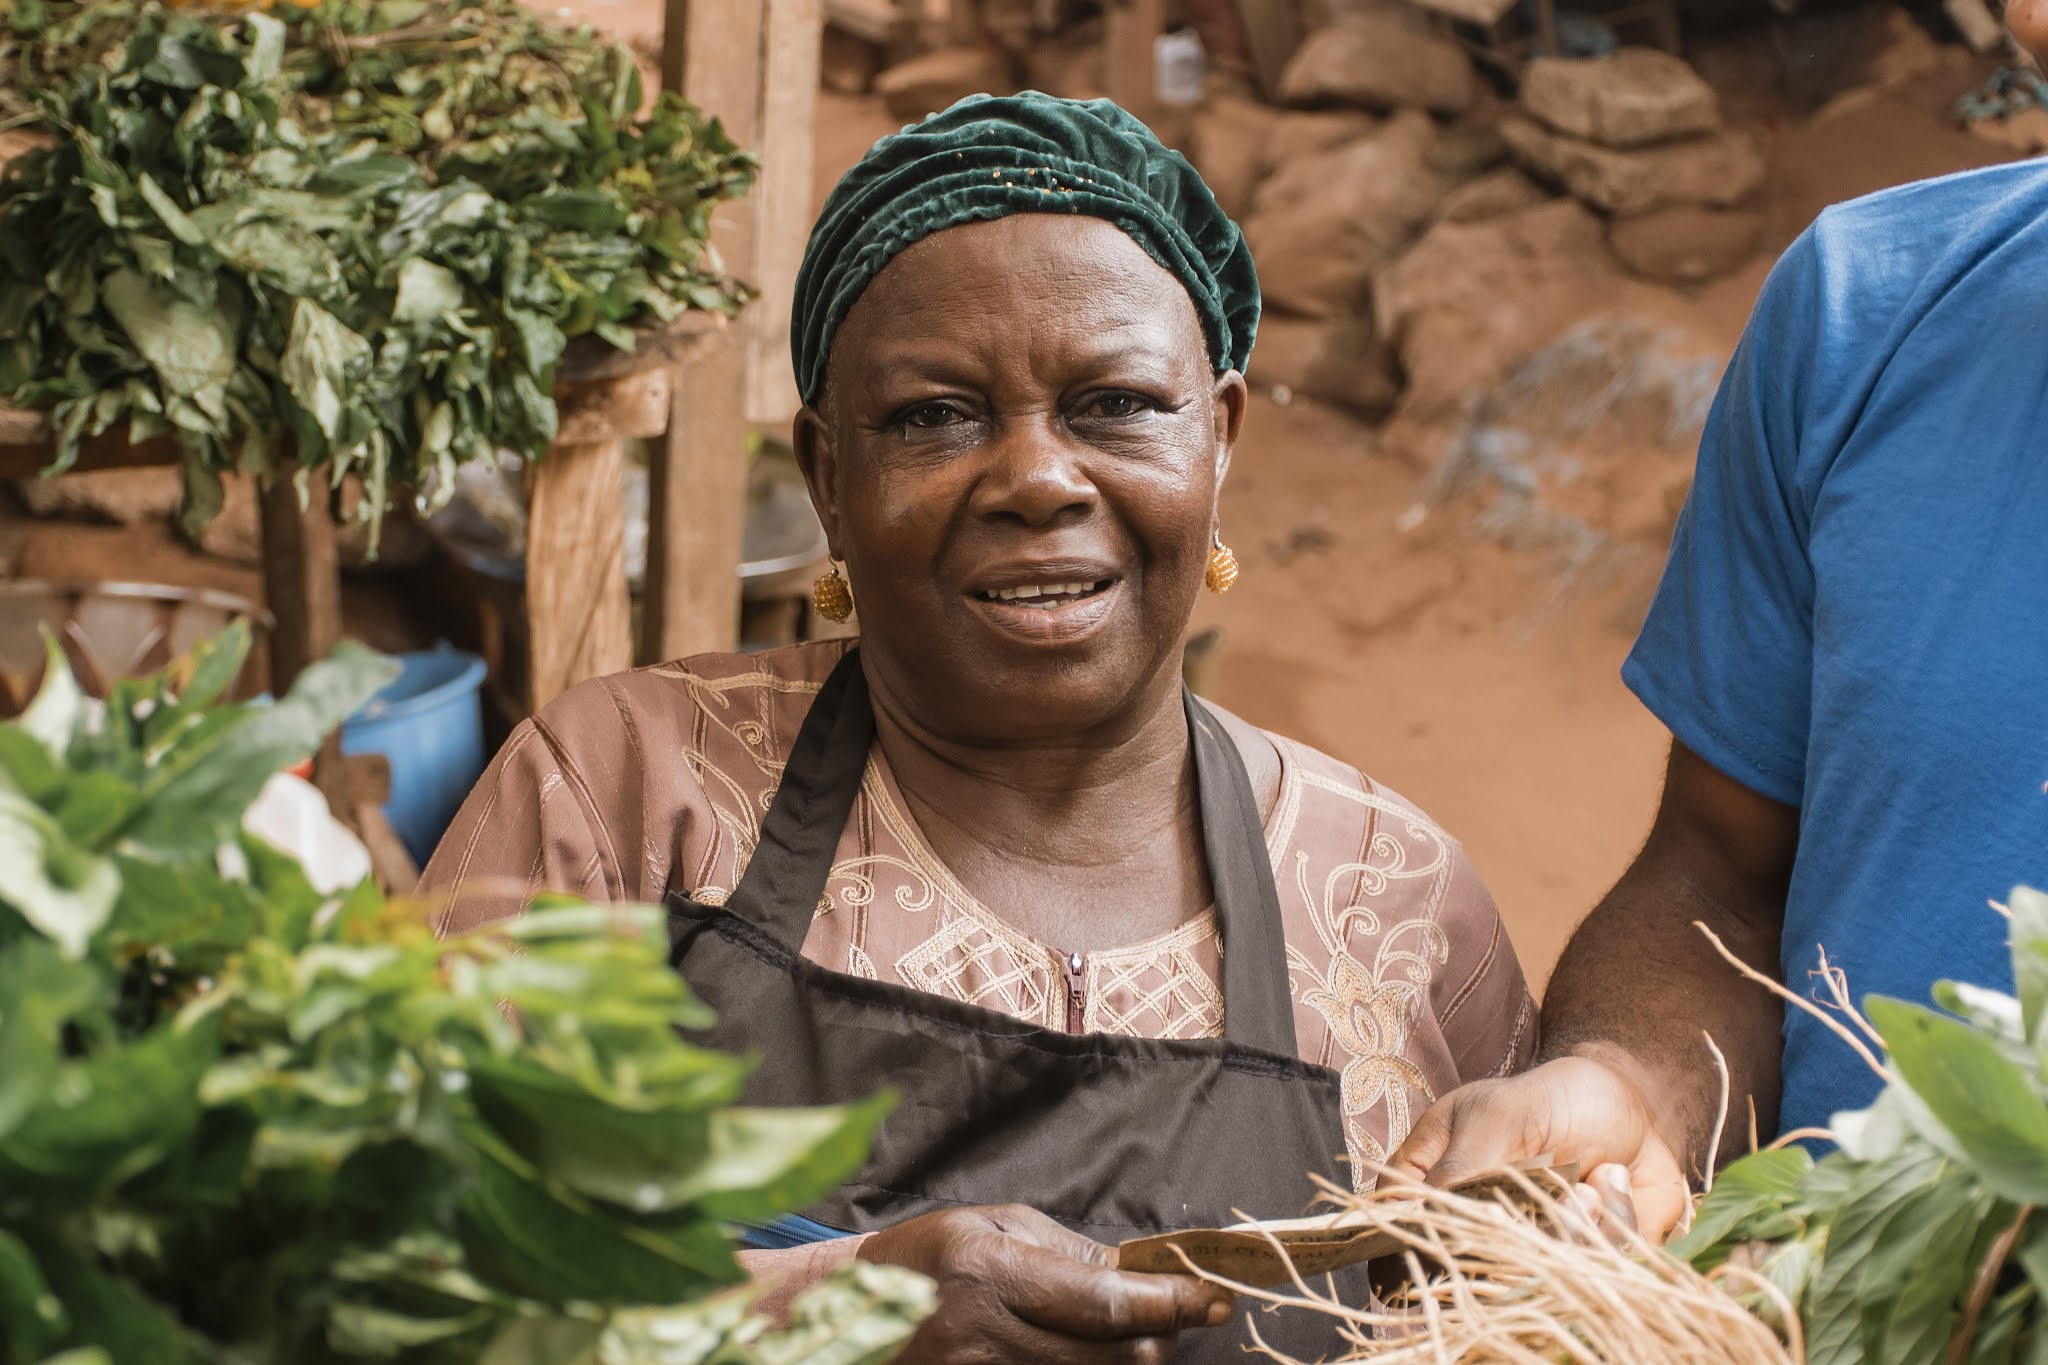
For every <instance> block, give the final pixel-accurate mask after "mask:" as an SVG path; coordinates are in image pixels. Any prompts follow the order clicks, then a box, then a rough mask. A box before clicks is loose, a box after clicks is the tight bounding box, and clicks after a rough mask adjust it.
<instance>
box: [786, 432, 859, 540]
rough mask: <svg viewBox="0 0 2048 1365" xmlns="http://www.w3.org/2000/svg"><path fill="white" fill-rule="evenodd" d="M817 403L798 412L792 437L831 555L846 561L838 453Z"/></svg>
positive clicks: (805, 482)
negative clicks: (841, 532) (841, 538)
mask: <svg viewBox="0 0 2048 1365" xmlns="http://www.w3.org/2000/svg"><path fill="white" fill-rule="evenodd" d="M826 402H829V399H826V400H821V402H820V404H818V405H810V404H806V405H805V407H804V410H803V411H802V412H799V413H798V414H797V415H796V426H795V428H794V429H793V430H792V431H791V433H790V435H791V440H792V443H793V445H794V446H795V449H796V463H797V468H799V469H801V470H802V471H803V475H804V484H805V486H806V487H808V488H809V489H810V492H811V507H812V509H813V510H815V511H816V512H817V514H818V524H819V525H821V526H823V527H824V528H825V543H826V546H827V547H828V552H829V553H830V554H831V556H832V558H834V559H837V560H841V561H843V560H845V558H846V556H845V555H843V554H841V553H840V552H839V455H838V452H837V451H836V450H835V449H834V448H833V445H832V432H831V427H830V425H829V424H828V422H827V421H826V418H825V414H824V413H823V412H821V411H819V408H820V407H821V406H824V404H825V403H826Z"/></svg>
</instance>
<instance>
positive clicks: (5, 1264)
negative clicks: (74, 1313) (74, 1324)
mask: <svg viewBox="0 0 2048 1365" xmlns="http://www.w3.org/2000/svg"><path fill="white" fill-rule="evenodd" d="M68 1326H70V1319H69V1317H68V1315H67V1314H66V1313H65V1312H64V1305H63V1303H62V1302H60V1301H59V1300H58V1298H57V1296H56V1295H54V1294H52V1293H51V1292H50V1286H49V1284H48V1282H47V1281H45V1280H44V1279H43V1272H42V1267H40V1266H39V1265H37V1264H36V1258H35V1253H34V1252H33V1251H32V1250H31V1249H30V1248H29V1245H28V1243H26V1242H24V1241H22V1240H21V1238H19V1237H17V1236H15V1235H14V1234H13V1233H11V1232H9V1231H8V1230H7V1229H5V1228H0V1343H4V1344H5V1346H6V1348H7V1351H6V1356H5V1357H4V1358H6V1359H8V1360H38V1359H41V1358H42V1356H43V1355H44V1353H45V1352H48V1351H51V1350H54V1349H55V1348H56V1346H57V1343H58V1341H59V1340H60V1339H61V1338H62V1335H63V1333H64V1330H65V1329H66V1328H67V1327H68Z"/></svg>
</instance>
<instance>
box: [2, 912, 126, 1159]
mask: <svg viewBox="0 0 2048 1365" xmlns="http://www.w3.org/2000/svg"><path fill="white" fill-rule="evenodd" d="M100 996H101V987H100V979H99V974H98V973H97V972H95V971H93V970H92V969H91V968H90V967H88V966H86V965H85V964H83V963H81V962H75V961H72V960H70V959H67V958H65V957H64V956H62V955H61V954H60V953H59V952H58V951H57V949H56V948H55V947H54V946H53V945H51V944H49V943H47V942H44V941H42V940H40V939H26V940H23V941H21V942H19V943H14V944H10V945H8V947H7V948H6V949H5V950H4V951H0V1138H4V1137H6V1135H7V1134H8V1133H10V1132H12V1131H14V1129H15V1128H17V1127H19V1126H20V1124H21V1121H22V1120H23V1119H24V1118H25V1117H27V1116H28V1114H29V1113H30V1112H31V1111H32V1110H34V1109H35V1108H36V1107H37V1106H38V1105H40V1104H41V1103H42V1102H43V1100H44V1099H45V1098H46V1097H47V1096H48V1095H49V1093H50V1088H51V1087H52V1086H53V1085H54V1084H55V1083H56V1080H57V1076H58V1072H59V1069H60V1063H61V1061H62V1059H63V1051H62V1040H63V1030H64V1026H65V1025H66V1024H68V1023H70V1022H71V1020H72V1019H73V1018H75V1017H76V1016H78V1015H79V1014H82V1013H84V1012H85V1011H86V1010H87V1009H88V1008H90V1007H91V1006H93V1005H94V1004H95V1003H97V1002H98V1001H99V999H100Z"/></svg>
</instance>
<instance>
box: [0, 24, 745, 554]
mask: <svg viewBox="0 0 2048 1365" xmlns="http://www.w3.org/2000/svg"><path fill="white" fill-rule="evenodd" d="M9 102H11V103H12V106H13V117H12V118H10V119H7V120H6V121H7V122H9V123H12V124H15V125H18V126H26V127H30V128H33V129H36V130H39V131H40V132H42V133H45V134H49V135H51V136H52V137H53V138H54V141H53V142H52V143H51V144H50V145H46V146H42V147H39V148H37V149H36V150H33V151H30V152H28V153H27V154H26V155H24V156H22V157H20V158H17V159H16V160H15V161H14V162H13V163H11V165H10V166H9V167H8V169H7V171H6V174H5V177H4V178H0V394H11V395H12V397H13V401H15V402H16V403H19V404H22V405H24V406H30V407H44V408H48V409H49V410H50V413H51V419H52V422H53V425H54V427H55V429H56V432H57V444H58V453H57V458H56V460H55V462H54V463H53V465H52V466H51V468H52V470H53V471H58V470H62V469H65V468H68V467H69V466H70V465H71V464H72V463H73V461H74V460H75V459H76V458H77V452H78V448H79V444H80V442H81V441H82V440H84V439H86V438H88V437H91V436H96V435H98V434H100V433H102V432H104V431H107V430H109V429H110V428H114V427H115V426H116V425H117V424H119V423H122V422H126V423H128V424H129V431H130V433H131V435H132V438H133V439H135V440H137V441H141V440H146V439H150V438H152V437H157V436H171V437H174V438H175V439H176V440H177V442H178V444H179V446H180V448H181V450H182V452H183V463H184V473H185V489H186V506H185V517H186V521H187V524H188V525H194V526H196V525H200V524H203V523H204V522H205V521H206V520H208V519H209V518H210V517H211V516H212V515H213V513H214V512H215V511H217V510H218V508H219V505H220V499H221V492H220V475H221V473H222V472H223V471H225V470H229V469H239V470H242V471H244V472H249V473H257V474H262V475H265V476H275V475H277V474H279V473H284V474H292V473H295V472H300V471H308V470H318V471H320V472H321V474H322V475H323V476H324V478H325V479H326V481H327V482H328V483H329V484H330V486H332V485H338V484H339V483H340V481H341V480H342V478H343V477H344V476H346V475H349V474H351V473H353V474H357V475H359V476H360V477H361V478H362V480H363V482H364V486H365V489H366V491H367V492H368V494H369V496H368V497H367V498H365V499H364V507H365V509H366V513H367V515H369V516H370V517H372V518H373V519H375V518H377V517H380V516H381V514H382V511H383V509H384V508H385V507H386V506H387V505H388V501H389V499H390V497H391V496H393V494H394V493H395V492H396V490H398V489H400V488H405V487H410V488H413V489H418V488H421V487H423V486H425V484H426V482H427V480H426V475H427V474H428V473H429V472H430V471H438V473H439V474H440V475H441V478H440V479H439V481H438V483H439V486H440V487H441V488H447V487H449V486H450V485H451V481H450V479H449V478H448V477H447V476H448V475H450V474H451V473H452V471H453V467H454V466H455V465H456V464H457V463H459V462H461V461H464V460H469V459H473V458H475V457H477V456H480V455H484V454H487V453H491V452H493V451H495V450H496V449H497V448H499V447H510V448H513V449H516V450H518V451H520V452H522V453H524V454H527V455H529V456H534V457H538V456H540V455H542V454H544V453H545V451H546V449H547V446H548V443H549V441H550V440H551V439H552V438H553V435H554V431H555V407H554V401H553V384H554V378H555V368H556V365H557V362H558V361H560V359H561V357H562V354H563V350H564V347H565V346H566V345H567V343H568V342H569V341H570V340H571V339H573V338H576V337H580V336H584V335H586V334H588V335H594V336H596V337H599V338H602V339H604V340H605V341H608V342H610V343H612V344H614V345H617V346H622V347H630V346H631V345H632V344H633V339H634V338H633V332H632V329H633V328H634V327H635V326H636V325H640V324H648V323H657V322H663V321H667V320H671V319H673V318H675V317H676V316H677V315H678V314H680V313H682V312H685V311H688V310H693V309H695V310H705V311H709V312H713V313H719V314H726V315H730V314H732V313H734V312H736V311H737V310H738V309H739V308H740V307H741V306H742V305H743V304H744V302H745V301H746V298H747V297H748V291H747V290H746V288H745V287H744V286H742V285H740V284H739V283H737V282H735V281H733V280H732V279H730V278H728V277H727V276H726V275H725V273H724V270H723V267H722V266H721V264H720V262H719V259H718V257H717V255H716V253H715V252H714V251H713V249H712V247H711V245H710V243H709V235H710V216H711V212H712V210H713V209H714V208H715V207H716V206H717V205H718V204H719V203H720V202H722V201H725V200H728V199H732V198H735V197H737V196H739V195H741V194H743V193H744V192H745V191H746V189H747V188H748V186H749V185H750V184H751V183H752V179H753V175H754V169H755V163H754V160H753V158H752V157H751V156H750V155H749V154H748V153H746V152H744V151H741V150H740V149H739V148H737V147H736V146H735V145H734V144H733V143H732V141H731V139H730V138H728V137H727V136H726V134H725V132H724V130H723V128H722V127H721V126H720V125H719V123H718V122H717V121H716V120H715V119H710V120H707V119H706V118H705V117H704V116H703V115H702V114H701V113H699V111H697V110H696V109H694V108H693V107H691V106H690V105H688V104H687V103H685V102H684V101H682V100H681V99H680V98H679V97H677V96H675V95H673V94H670V93H663V94H662V95H661V96H660V97H659V98H658V99H657V100H655V101H654V103H653V104H652V106H651V109H650V110H648V111H647V112H646V113H645V114H644V116H643V114H642V103H643V100H642V88H641V81H640V75H639V70H638V68H637V67H636V66H635V64H634V62H633V59H632V56H631V54H630V53H628V52H627V51H626V50H625V49H624V48H622V47H619V46H618V45H616V44H613V43H610V42H608V41H605V40H603V39H600V38H598V37H597V36H595V35H594V34H592V33H591V32H590V31H589V30H587V29H580V30H570V29H566V28H563V27H561V26H559V25H555V24H551V23H549V22H547V21H546V20H543V19H540V18H538V17H536V16H534V15H533V14H531V13H530V12H528V11H527V10H525V9H524V8H523V7H522V6H520V5H519V4H518V3H517V0H378V2H377V3H368V4H365V3H360V2H359V0H321V3H318V4H316V5H312V6H310V7H307V8H300V7H297V6H292V5H287V6H282V7H279V8H277V9H275V10H274V11H269V12H264V11H258V10H254V9H247V8H230V9H226V10H218V11H206V10H199V9H188V8H166V7H165V6H164V5H163V4H162V3H160V0H145V2H144V3H142V4H140V5H137V4H133V3H129V2H128V0H83V2H82V3H81V2H80V0H0V115H4V114H6V113H7V112H8V104H9ZM302 486H303V485H302ZM373 543H374V537H373Z"/></svg>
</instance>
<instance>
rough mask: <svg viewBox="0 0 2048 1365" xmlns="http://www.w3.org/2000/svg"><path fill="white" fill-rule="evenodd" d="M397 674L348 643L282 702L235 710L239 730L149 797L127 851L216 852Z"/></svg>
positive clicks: (162, 854)
mask: <svg viewBox="0 0 2048 1365" xmlns="http://www.w3.org/2000/svg"><path fill="white" fill-rule="evenodd" d="M397 673H398V668H397V665H396V664H394V663H392V662H391V661H390V660H388V659H385V658H383V657H382V656H381V655H377V654H374V653H372V652H371V651H369V650H366V649H364V648H362V647H361V646H359V645H353V644H348V643H344V644H342V645H341V646H339V647H338V648H336V650H335V651H334V654H333V656H332V657H331V658H329V659H327V660H324V661H323V662H321V663H317V664H315V665H313V666H312V667H311V668H308V669H307V670H306V671H305V672H303V673H301V674H300V675H299V678H298V681H297V682H295V683H294V684H293V685H292V690H291V692H290V694H289V695H288V696H286V697H285V699H284V700H283V701H280V702H276V703H274V704H272V705H269V706H255V705H250V706H244V707H238V708H234V709H233V710H232V711H231V712H230V713H229V714H230V716H231V717H232V718H233V719H234V720H235V721H236V722H237V723H236V724H235V726H234V728H232V729H230V730H228V731H226V732H225V733H221V734H218V735H217V736H216V742H215V743H213V744H212V745H211V747H210V748H208V749H207V750H206V751H205V752H204V754H203V756H202V757H200V758H198V759H197V761H195V762H193V763H192V764H191V765H190V766H189V767H185V768H182V769H180V770H178V771H176V772H175V774H174V775H173V776H171V777H170V778H169V779H168V780H166V781H163V782H161V783H160V784H158V785H156V786H154V787H153V788H152V789H151V790H150V791H149V792H148V796H149V803H148V805H147V806H146V807H145V808H144V809H143V811H142V812H141V813H140V814H139V815H138V816H137V817H136V819H135V820H134V821H133V822H132V823H131V824H130V825H129V826H128V827H127V828H126V829H125V830H123V831H122V841H123V844H124V845H125V846H126V847H128V848H129V849H131V850H133V851H135V852H137V853H138V854H144V855H148V856H155V857H158V858H175V857H178V856H180V855H181V854H182V855H184V856H188V857H189V856H190V855H191V853H192V852H193V850H194V849H195V848H205V849H208V850H211V849H213V848H217V847H218V846H219V845H220V844H221V843H223V842H226V841H228V840H229V839H230V838H231V837H232V831H234V830H235V829H236V828H237V827H238V826H239V824H240V821H241V815H242V812H243V811H244V810H246V809H247V808H248V807H249V805H250V804H251V803H252V802H254V801H255V799H256V797H257V795H258V793H260V792H261V791H262V790H263V787H264V784H265V783H267V782H268V781H269V780H270V778H271V776H272V775H273V774H275V773H278V772H281V771H282V770H284V769H286V768H289V767H290V766H291V765H292V764H294V763H297V762H298V761H299V760H300V759H302V758H305V757H306V756H307V755H309V754H311V753H312V752H313V751H314V750H315V749H317V748H319V747H320V744H321V742H322V741H323V740H325V739H326V737H327V736H328V735H329V734H330V733H332V732H333V731H334V730H335V729H336V728H337V727H338V726H339V725H340V724H341V723H342V721H344V720H346V719H347V718H348V717H349V716H350V715H351V714H352V713H353V712H354V711H355V710H356V709H357V708H358V707H360V706H361V705H362V704H363V703H364V702H366V701H368V700H369V699H370V698H371V697H372V696H374V695H376V693H377V691H378V689H380V688H382V687H383V686H384V685H385V684H386V683H388V682H390V681H391V679H392V678H394V677H396V676H397Z"/></svg>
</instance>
